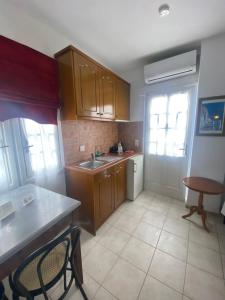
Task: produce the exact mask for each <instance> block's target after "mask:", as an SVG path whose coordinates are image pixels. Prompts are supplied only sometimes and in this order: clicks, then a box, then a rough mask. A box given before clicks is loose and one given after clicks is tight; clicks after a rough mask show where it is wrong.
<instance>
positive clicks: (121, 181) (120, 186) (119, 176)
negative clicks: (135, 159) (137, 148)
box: [114, 162, 127, 208]
mask: <svg viewBox="0 0 225 300" xmlns="http://www.w3.org/2000/svg"><path fill="white" fill-rule="evenodd" d="M114 174H115V175H114V176H115V208H117V207H118V206H120V204H121V203H122V202H123V201H124V200H125V198H126V185H127V179H126V178H127V177H126V162H123V163H120V164H119V165H118V166H115V172H114Z"/></svg>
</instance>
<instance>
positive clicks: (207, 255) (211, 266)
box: [188, 242, 223, 277]
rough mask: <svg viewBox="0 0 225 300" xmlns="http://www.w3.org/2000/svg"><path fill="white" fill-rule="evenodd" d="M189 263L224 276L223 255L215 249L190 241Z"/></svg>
mask: <svg viewBox="0 0 225 300" xmlns="http://www.w3.org/2000/svg"><path fill="white" fill-rule="evenodd" d="M188 263H189V264H192V265H194V266H195V267H198V268H199V269H202V270H203V271H207V272H209V273H212V274H213V275H215V276H219V277H223V270H222V263H221V256H220V254H219V253H218V252H216V251H215V250H211V249H209V248H206V247H203V246H200V244H197V243H194V242H189V247H188Z"/></svg>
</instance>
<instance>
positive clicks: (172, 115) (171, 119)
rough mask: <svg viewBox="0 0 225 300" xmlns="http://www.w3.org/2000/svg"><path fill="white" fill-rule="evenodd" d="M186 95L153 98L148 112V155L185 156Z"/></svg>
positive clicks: (177, 94)
mask: <svg viewBox="0 0 225 300" xmlns="http://www.w3.org/2000/svg"><path fill="white" fill-rule="evenodd" d="M187 116H188V93H187V92H185V93H176V94H171V95H163V96H158V97H153V98H152V99H151V103H150V111H149V154H153V155H166V156H175V157H182V156H184V154H185V140H186V127H187Z"/></svg>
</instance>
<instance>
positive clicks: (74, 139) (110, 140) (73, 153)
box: [61, 120, 118, 164]
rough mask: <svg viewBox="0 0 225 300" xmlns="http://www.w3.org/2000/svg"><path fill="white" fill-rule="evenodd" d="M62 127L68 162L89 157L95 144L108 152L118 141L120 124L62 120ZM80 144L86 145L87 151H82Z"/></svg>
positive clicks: (66, 160) (65, 154)
mask: <svg viewBox="0 0 225 300" xmlns="http://www.w3.org/2000/svg"><path fill="white" fill-rule="evenodd" d="M61 128H62V137H63V147H64V156H65V163H66V164H70V163H73V162H77V161H81V160H85V159H89V158H90V155H91V153H92V152H94V151H95V146H97V147H98V149H100V150H101V151H102V152H105V153H107V152H109V148H110V147H111V146H112V145H113V144H114V143H117V142H118V124H117V123H113V122H98V121H88V120H77V121H62V123H61ZM80 145H85V152H80V150H79V147H80Z"/></svg>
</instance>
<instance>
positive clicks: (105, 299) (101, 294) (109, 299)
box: [94, 287, 116, 300]
mask: <svg viewBox="0 0 225 300" xmlns="http://www.w3.org/2000/svg"><path fill="white" fill-rule="evenodd" d="M94 300H116V298H115V297H114V296H113V295H112V294H110V293H109V292H108V291H106V290H105V289H104V288H103V287H100V289H99V290H98V291H97V294H96V295H95V297H94Z"/></svg>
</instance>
